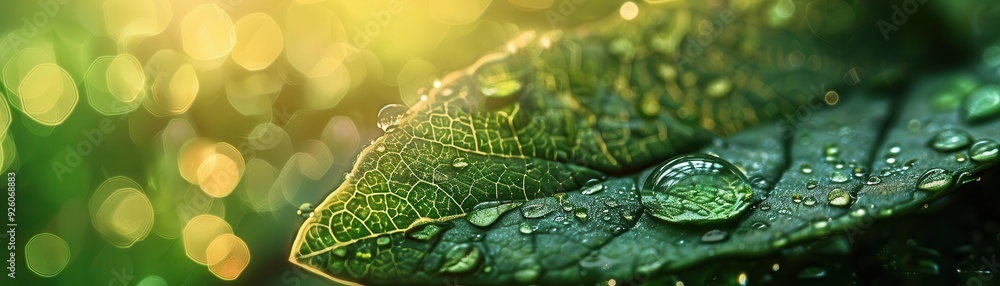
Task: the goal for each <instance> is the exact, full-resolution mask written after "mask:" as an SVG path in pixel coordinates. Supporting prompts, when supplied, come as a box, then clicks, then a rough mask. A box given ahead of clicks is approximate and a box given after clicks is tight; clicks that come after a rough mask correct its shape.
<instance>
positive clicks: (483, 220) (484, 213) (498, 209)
mask: <svg viewBox="0 0 1000 286" xmlns="http://www.w3.org/2000/svg"><path fill="white" fill-rule="evenodd" d="M518 205H519V204H518V203H499V204H497V203H496V202H485V203H481V204H479V205H477V206H476V207H473V210H472V211H471V212H469V214H467V215H465V219H466V220H468V221H469V222H470V223H472V224H474V225H477V226H481V227H487V226H489V225H491V224H493V222H495V221H496V220H497V219H498V218H500V215H503V214H504V213H506V212H507V211H510V210H512V209H514V208H516V207H517V206H518Z"/></svg>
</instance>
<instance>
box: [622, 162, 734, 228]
mask: <svg viewBox="0 0 1000 286" xmlns="http://www.w3.org/2000/svg"><path fill="white" fill-rule="evenodd" d="M752 196H753V190H752V189H751V188H750V183H749V182H748V180H747V177H746V176H745V175H744V174H743V172H741V171H740V170H739V169H738V168H736V166H733V164H730V163H729V162H726V161H725V160H722V159H720V158H718V157H714V156H708V155H702V154H698V155H686V156H681V157H678V158H675V159H673V160H670V161H668V162H665V163H663V164H661V165H659V166H657V167H656V168H655V169H653V171H652V173H650V175H649V177H648V178H646V181H645V182H644V184H643V186H642V190H641V191H640V197H641V198H642V204H643V206H645V207H646V208H645V210H646V212H647V213H649V214H650V215H652V216H653V217H656V218H659V219H662V220H666V221H670V222H677V223H712V222H719V221H725V220H728V219H731V218H733V217H736V216H737V215H739V214H740V213H742V212H743V211H744V210H746V208H747V206H749V205H750V199H751V197H752Z"/></svg>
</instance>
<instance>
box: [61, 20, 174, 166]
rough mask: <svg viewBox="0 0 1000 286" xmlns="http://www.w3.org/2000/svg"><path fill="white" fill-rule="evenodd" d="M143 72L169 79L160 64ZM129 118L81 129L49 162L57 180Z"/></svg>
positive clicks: (151, 78)
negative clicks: (74, 138) (71, 142)
mask: <svg viewBox="0 0 1000 286" xmlns="http://www.w3.org/2000/svg"><path fill="white" fill-rule="evenodd" d="M67 1H68V0H67ZM143 72H144V73H145V74H146V79H147V81H146V82H148V83H152V82H156V81H158V80H165V79H167V78H166V76H167V74H166V72H165V70H164V68H163V67H162V66H161V65H159V64H155V65H149V66H146V67H145V68H144V69H143ZM141 88H142V89H146V92H147V93H148V92H150V91H149V90H148V89H147V87H146V86H142V87H141ZM112 104H113V105H114V106H113V108H112V109H114V110H128V109H132V108H133V106H129V105H128V104H127V103H125V102H122V101H117V100H116V101H114V102H113V103H112ZM137 108H141V107H137ZM112 118H115V119H117V121H118V122H114V121H112ZM127 118H128V113H126V114H121V115H116V116H115V117H105V118H101V120H100V121H98V123H97V126H96V127H94V128H91V129H84V130H80V135H81V139H80V141H77V142H76V143H75V144H70V145H67V146H66V148H64V149H63V153H62V155H57V156H56V157H55V159H54V160H53V161H52V163H51V164H49V165H50V166H51V167H52V171H53V173H55V175H56V180H58V181H59V182H62V181H63V180H64V179H65V176H66V175H67V174H69V173H72V172H73V171H74V170H76V169H77V167H79V166H80V165H81V164H83V160H84V159H86V158H87V157H89V156H90V155H91V154H92V153H94V149H96V148H97V147H98V146H100V145H101V144H103V143H104V138H105V137H106V136H108V135H110V134H111V133H112V132H114V131H115V129H117V127H118V123H120V122H122V121H125V119H127Z"/></svg>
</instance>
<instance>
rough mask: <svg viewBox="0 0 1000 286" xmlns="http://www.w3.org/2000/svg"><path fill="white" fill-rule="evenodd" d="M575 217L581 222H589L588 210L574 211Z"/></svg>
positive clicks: (579, 209) (577, 209)
mask: <svg viewBox="0 0 1000 286" xmlns="http://www.w3.org/2000/svg"><path fill="white" fill-rule="evenodd" d="M573 216H576V219H578V220H580V221H587V208H576V209H575V210H573Z"/></svg>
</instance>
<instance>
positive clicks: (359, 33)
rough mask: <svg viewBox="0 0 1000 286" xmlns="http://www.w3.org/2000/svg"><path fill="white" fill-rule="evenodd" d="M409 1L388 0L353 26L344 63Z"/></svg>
mask: <svg viewBox="0 0 1000 286" xmlns="http://www.w3.org/2000/svg"><path fill="white" fill-rule="evenodd" d="M240 1H242V0H240ZM409 1H410V0H389V3H388V4H387V5H386V8H385V9H382V10H377V11H371V12H368V14H369V15H370V16H371V17H372V20H368V22H365V23H364V24H363V25H361V26H357V27H354V38H352V39H351V44H352V45H353V46H354V48H353V49H351V48H347V49H348V51H347V53H346V54H347V56H346V57H345V63H350V62H352V61H354V60H355V59H356V58H357V56H358V53H360V51H361V50H364V49H365V48H367V47H368V45H371V43H372V39H374V38H376V37H378V36H379V35H380V34H382V29H384V28H386V27H388V26H389V24H391V23H392V18H393V17H394V16H396V15H399V13H402V12H403V8H405V6H404V5H403V4H404V3H407V2H409ZM362 27H363V28H362Z"/></svg>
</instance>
